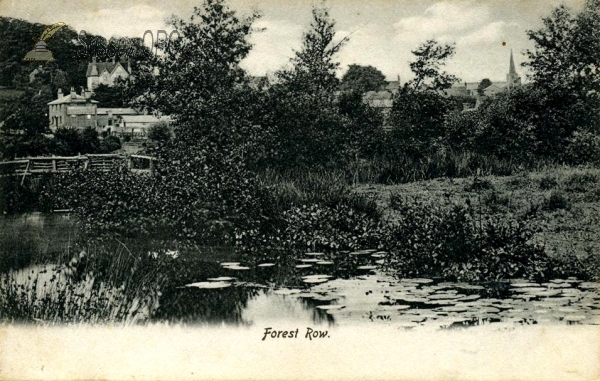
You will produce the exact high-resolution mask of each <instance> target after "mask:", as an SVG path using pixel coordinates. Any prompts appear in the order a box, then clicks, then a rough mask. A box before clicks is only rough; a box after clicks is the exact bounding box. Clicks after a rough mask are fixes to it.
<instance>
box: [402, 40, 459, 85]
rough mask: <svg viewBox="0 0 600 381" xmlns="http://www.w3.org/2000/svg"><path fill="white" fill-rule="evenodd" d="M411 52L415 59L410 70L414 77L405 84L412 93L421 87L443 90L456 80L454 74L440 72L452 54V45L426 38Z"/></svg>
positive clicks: (453, 47)
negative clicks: (441, 43)
mask: <svg viewBox="0 0 600 381" xmlns="http://www.w3.org/2000/svg"><path fill="white" fill-rule="evenodd" d="M412 53H413V54H414V55H415V58H416V59H415V61H413V62H411V63H410V70H411V71H412V72H413V74H414V76H415V78H413V79H411V80H410V81H409V82H407V84H406V85H407V86H408V87H409V88H411V92H412V93H414V92H415V91H419V90H421V89H423V90H433V91H442V92H443V91H444V90H447V89H449V88H450V87H451V86H452V84H453V83H455V82H457V81H458V78H456V76H454V75H452V74H448V73H446V72H445V71H443V72H440V69H441V66H443V65H444V64H445V61H446V60H448V59H450V58H452V56H454V53H455V46H454V45H448V44H446V45H440V44H439V43H438V42H437V41H436V40H427V41H426V42H425V43H423V44H421V45H419V46H418V47H417V49H415V50H413V51H412Z"/></svg>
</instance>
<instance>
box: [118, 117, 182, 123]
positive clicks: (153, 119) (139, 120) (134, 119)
mask: <svg viewBox="0 0 600 381" xmlns="http://www.w3.org/2000/svg"><path fill="white" fill-rule="evenodd" d="M121 118H122V119H123V121H124V122H125V123H156V122H161V121H164V122H168V121H170V120H171V118H169V117H168V116H161V117H156V116H154V115H123V116H122V117H121Z"/></svg>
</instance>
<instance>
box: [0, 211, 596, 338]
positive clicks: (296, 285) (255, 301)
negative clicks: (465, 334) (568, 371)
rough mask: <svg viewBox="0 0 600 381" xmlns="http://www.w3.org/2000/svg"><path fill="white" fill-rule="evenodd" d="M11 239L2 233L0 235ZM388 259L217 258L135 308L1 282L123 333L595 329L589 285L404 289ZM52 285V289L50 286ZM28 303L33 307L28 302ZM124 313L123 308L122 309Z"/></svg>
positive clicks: (64, 225) (111, 298)
mask: <svg viewBox="0 0 600 381" xmlns="http://www.w3.org/2000/svg"><path fill="white" fill-rule="evenodd" d="M15 221H16V222H15ZM3 224H4V225H3V226H4V227H10V226H11V224H12V225H14V226H20V227H21V228H20V229H22V228H23V227H24V226H26V227H27V229H25V230H27V231H28V232H29V233H28V234H30V235H31V236H32V237H37V238H36V240H37V241H36V242H38V243H40V242H41V244H42V245H46V247H47V246H48V243H47V237H46V235H47V234H50V235H52V236H56V235H60V234H59V231H60V230H61V229H62V230H63V232H62V234H63V237H62V238H59V239H57V241H58V242H59V244H58V245H57V247H58V246H61V245H65V242H66V244H67V245H68V244H69V239H70V238H68V237H67V238H65V237H64V236H69V235H71V234H72V233H71V232H72V230H73V228H74V226H73V223H72V222H71V221H70V220H69V219H65V218H64V217H61V218H58V217H56V216H55V217H52V219H49V220H45V219H44V218H43V217H39V216H38V217H35V218H32V217H27V218H19V219H14V220H13V222H12V223H9V222H7V221H6V220H5V221H4V222H3ZM36 229H37V230H39V231H37V230H36ZM9 230H10V229H9ZM9 230H4V234H6V233H8V231H9ZM32 231H33V232H36V233H35V234H33V233H32ZM13 233H14V234H16V233H17V231H16V230H13ZM38 233H39V234H38ZM34 251H35V250H34ZM153 255H156V253H155V252H152V251H150V252H148V256H149V257H152V256H153ZM167 255H169V256H171V260H172V261H174V262H173V263H177V261H181V260H183V258H181V257H185V256H184V255H182V256H181V257H180V254H179V252H178V251H176V250H172V251H168V252H167ZM386 255H387V253H385V252H383V251H378V250H377V249H368V250H360V251H354V252H347V251H345V252H338V253H335V255H332V253H328V254H326V253H319V252H306V253H304V255H300V258H299V259H297V260H293V259H290V258H283V259H282V260H281V261H273V262H264V263H254V264H251V263H245V262H243V261H241V260H240V259H236V257H235V256H234V255H233V254H232V253H231V252H229V253H217V254H215V255H214V256H213V257H210V258H209V257H202V258H200V259H197V260H195V261H194V264H193V267H194V268H197V269H200V270H199V271H196V270H194V271H193V272H191V273H189V274H187V275H186V276H182V277H181V278H177V280H176V281H175V286H171V287H166V288H164V289H149V290H148V291H147V295H145V296H144V297H143V298H139V296H137V297H136V298H137V299H136V300H134V301H132V300H127V298H125V297H123V296H122V295H121V294H122V291H121V290H120V289H116V288H111V286H109V285H108V284H105V283H101V282H98V281H96V280H95V278H94V275H93V274H85V276H84V277H82V278H81V279H79V280H78V281H77V283H76V284H75V285H74V286H73V287H71V289H70V291H69V292H65V291H64V290H57V288H58V289H60V288H61V287H66V285H67V284H72V282H71V279H72V274H71V275H69V273H68V271H65V270H66V267H65V266H64V265H61V266H57V265H51V264H49V265H30V266H28V267H24V268H21V269H20V270H12V271H10V272H4V274H5V275H3V276H2V278H3V279H6V278H7V277H6V274H9V275H10V278H11V279H12V281H13V282H14V286H16V287H19V286H20V285H27V287H24V289H29V290H30V292H31V293H33V294H34V295H35V299H37V300H38V301H43V302H47V303H55V302H57V301H61V302H64V301H65V300H66V301H69V300H75V299H76V298H83V299H84V300H85V301H86V303H87V304H88V305H91V306H92V307H93V308H96V309H100V308H106V305H107V304H108V305H113V306H115V305H116V306H117V307H118V308H114V309H113V310H111V311H109V313H108V315H109V316H110V317H112V318H116V320H119V319H123V320H127V321H128V322H130V323H144V322H168V323H172V324H192V325H223V324H225V325H240V326H259V327H266V326H275V325H276V324H277V323H281V324H282V325H283V324H284V323H285V324H290V323H293V324H295V325H296V326H303V325H306V326H315V325H323V326H344V325H356V324H368V325H391V326H394V327H398V328H401V329H410V330H439V329H454V328H467V327H471V326H479V325H489V326H490V327H498V328H504V327H514V326H517V325H531V324H561V325H576V324H577V325H580V324H582V325H597V324H598V323H599V322H600V321H599V317H600V310H599V301H600V296H599V287H600V285H599V284H598V283H595V282H586V281H582V280H579V279H575V278H567V279H552V280H549V281H548V282H542V283H535V282H531V281H528V280H523V279H512V280H504V281H499V282H491V283H481V284H468V283H457V282H445V281H443V280H441V279H426V278H413V279H401V278H399V277H397V276H395V274H393V273H391V272H390V271H386V270H385V269H384V268H383V267H382V264H383V263H384V259H385V257H386ZM38 263H40V262H38ZM41 263H44V262H41ZM46 263H48V262H46ZM185 266H189V265H187V264H184V267H185ZM190 274H192V275H191V276H190ZM180 279H181V280H180ZM53 282H54V284H55V287H53V286H51V284H53ZM69 282H71V283H69ZM98 283H101V284H100V285H98ZM94 284H95V286H94ZM27 297H28V298H31V294H30V295H29V296H27ZM94 298H96V299H97V300H93V299H94ZM99 301H100V302H99ZM36 303H37V304H36ZM36 303H33V304H32V306H33V307H35V308H37V305H38V304H40V303H41V302H40V303H38V302H36ZM125 305H126V306H127V308H124V307H122V306H125ZM134 307H135V308H134ZM111 308H112V307H111ZM51 315H52V314H50V315H49V316H51ZM42 320H43V319H42Z"/></svg>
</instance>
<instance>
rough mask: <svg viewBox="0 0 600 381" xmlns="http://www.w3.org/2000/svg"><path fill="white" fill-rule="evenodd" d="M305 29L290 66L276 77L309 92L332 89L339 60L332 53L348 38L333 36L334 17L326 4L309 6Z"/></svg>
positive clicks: (337, 50)
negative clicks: (309, 10) (299, 46)
mask: <svg viewBox="0 0 600 381" xmlns="http://www.w3.org/2000/svg"><path fill="white" fill-rule="evenodd" d="M312 14H313V19H312V22H311V24H310V28H309V30H308V31H307V32H306V33H304V36H303V38H302V48H301V49H300V50H299V51H297V52H296V55H295V56H294V58H292V65H293V67H292V69H290V70H283V71H280V72H279V73H278V77H279V79H280V80H282V81H283V82H284V83H286V84H288V86H290V87H291V88H292V89H293V90H295V91H303V92H309V93H319V92H330V93H331V92H333V91H334V90H335V89H336V88H337V86H338V84H339V81H338V79H337V78H336V76H335V73H336V70H337V69H338V67H339V65H340V64H339V62H337V61H335V59H334V56H335V55H336V54H337V53H338V52H339V50H340V49H341V48H342V46H343V45H344V44H345V43H346V42H347V41H348V38H347V37H344V38H342V39H341V40H340V41H334V39H335V33H336V32H335V21H334V20H333V19H331V17H330V16H329V10H328V9H327V8H313V10H312Z"/></svg>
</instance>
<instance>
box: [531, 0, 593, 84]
mask: <svg viewBox="0 0 600 381" xmlns="http://www.w3.org/2000/svg"><path fill="white" fill-rule="evenodd" d="M543 23H544V26H543V27H542V28H541V29H539V30H537V31H533V30H529V31H528V32H527V35H528V36H529V38H530V39H531V40H532V41H533V43H534V44H535V49H534V50H527V56H528V57H529V61H526V62H524V63H523V65H524V66H527V67H529V68H530V69H531V71H532V74H531V79H532V80H533V81H534V82H535V83H536V85H537V86H539V87H543V88H547V89H549V90H555V89H560V90H561V91H562V90H563V89H565V88H566V89H569V90H572V91H583V92H586V93H587V92H588V91H595V92H596V93H597V92H599V91H600V75H599V74H600V73H599V70H600V1H599V0H587V1H586V3H585V6H584V8H583V10H582V11H581V12H580V13H579V14H578V15H572V13H571V11H570V10H569V9H568V8H567V7H565V6H564V5H561V6H559V7H558V8H556V9H554V11H553V12H552V14H551V16H550V17H546V18H544V19H543Z"/></svg>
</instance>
